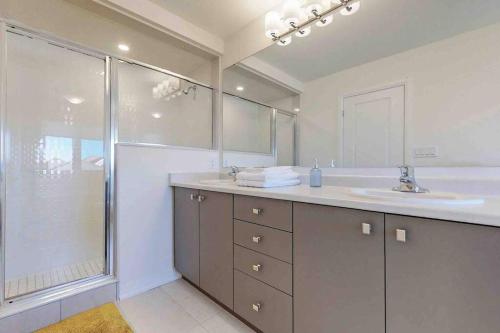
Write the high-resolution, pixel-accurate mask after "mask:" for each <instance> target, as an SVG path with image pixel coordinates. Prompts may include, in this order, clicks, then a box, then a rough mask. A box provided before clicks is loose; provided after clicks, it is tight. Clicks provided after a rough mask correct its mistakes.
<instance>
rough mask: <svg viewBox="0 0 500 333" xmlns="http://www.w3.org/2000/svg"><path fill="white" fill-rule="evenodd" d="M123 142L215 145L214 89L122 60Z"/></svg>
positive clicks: (121, 137) (120, 72)
mask: <svg viewBox="0 0 500 333" xmlns="http://www.w3.org/2000/svg"><path fill="white" fill-rule="evenodd" d="M118 86H119V92H118V96H119V99H120V103H119V104H120V110H119V122H118V126H119V130H118V137H119V141H120V142H129V143H151V144H163V145H173V146H186V147H197V148H206V149H211V148H212V89H209V88H205V87H202V86H199V85H196V84H193V83H191V82H188V81H186V80H182V79H179V78H177V77H174V76H171V75H167V74H164V73H161V72H158V71H155V70H152V69H148V68H145V67H142V66H139V65H134V64H129V63H126V62H120V63H119V64H118Z"/></svg>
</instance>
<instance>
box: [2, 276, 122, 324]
mask: <svg viewBox="0 0 500 333" xmlns="http://www.w3.org/2000/svg"><path fill="white" fill-rule="evenodd" d="M117 282H118V280H117V279H115V278H114V277H112V276H107V275H100V276H96V277H93V278H87V279H83V280H78V281H75V282H73V283H70V284H64V285H60V286H57V287H53V288H52V289H51V292H50V294H47V295H44V294H46V293H42V292H39V294H40V297H33V295H34V294H28V295H26V297H24V298H22V299H21V298H19V299H16V300H13V301H10V302H9V303H8V304H5V305H4V306H2V307H1V308H0V319H2V318H5V317H8V316H12V315H15V314H17V313H20V312H23V311H26V310H30V309H33V308H36V307H39V306H42V305H45V304H48V303H52V302H55V301H58V300H61V299H64V298H67V297H70V296H74V295H78V294H79V293H82V292H86V291H90V290H93V289H95V288H99V287H103V286H106V285H109V284H117V287H118V283H117Z"/></svg>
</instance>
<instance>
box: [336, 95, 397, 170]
mask: <svg viewBox="0 0 500 333" xmlns="http://www.w3.org/2000/svg"><path fill="white" fill-rule="evenodd" d="M404 117H405V88H404V86H397V87H393V88H388V89H383V90H378V91H374V92H369V93H366V94H361V95H356V96H352V97H346V98H344V112H343V136H342V137H343V141H342V146H343V147H342V148H343V166H344V167H346V168H380V167H394V166H398V165H401V164H403V161H404Z"/></svg>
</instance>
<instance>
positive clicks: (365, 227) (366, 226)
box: [361, 223, 372, 235]
mask: <svg viewBox="0 0 500 333" xmlns="http://www.w3.org/2000/svg"><path fill="white" fill-rule="evenodd" d="M361 231H362V232H363V235H371V233H372V225H371V224H370V223H361Z"/></svg>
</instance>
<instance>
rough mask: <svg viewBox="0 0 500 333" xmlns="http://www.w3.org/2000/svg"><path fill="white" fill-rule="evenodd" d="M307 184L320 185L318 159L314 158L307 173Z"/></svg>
mask: <svg viewBox="0 0 500 333" xmlns="http://www.w3.org/2000/svg"><path fill="white" fill-rule="evenodd" d="M309 186H311V187H321V169H320V168H319V166H318V159H317V158H315V159H314V167H313V168H312V169H311V172H310V173H309Z"/></svg>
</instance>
